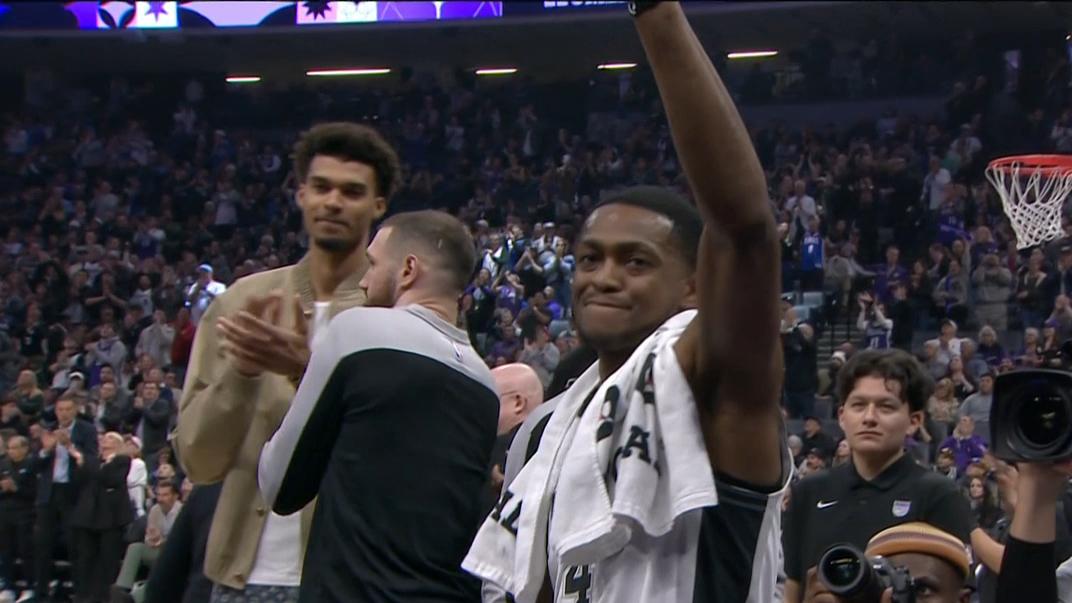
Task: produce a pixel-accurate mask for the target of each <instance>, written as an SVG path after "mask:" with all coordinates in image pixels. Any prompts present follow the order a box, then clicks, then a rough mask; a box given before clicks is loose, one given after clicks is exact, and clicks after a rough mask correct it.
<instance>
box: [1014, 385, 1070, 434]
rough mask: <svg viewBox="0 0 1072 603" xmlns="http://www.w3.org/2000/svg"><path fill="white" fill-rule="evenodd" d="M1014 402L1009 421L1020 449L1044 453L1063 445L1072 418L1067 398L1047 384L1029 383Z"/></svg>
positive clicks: (1059, 390)
mask: <svg viewBox="0 0 1072 603" xmlns="http://www.w3.org/2000/svg"><path fill="white" fill-rule="evenodd" d="M1014 399H1015V400H1016V401H1017V403H1016V407H1015V409H1014V410H1013V420H1014V424H1015V425H1016V431H1017V432H1018V435H1019V436H1020V437H1019V439H1020V440H1021V442H1022V443H1023V445H1024V446H1026V447H1027V448H1029V449H1031V450H1033V451H1036V452H1046V451H1050V450H1053V449H1055V448H1059V447H1062V446H1063V445H1064V444H1065V443H1066V442H1067V440H1068V438H1069V435H1070V433H1069V425H1070V420H1072V415H1070V413H1069V407H1070V401H1069V398H1068V396H1067V395H1066V394H1065V393H1064V392H1062V391H1061V389H1059V388H1058V387H1056V386H1055V385H1054V384H1053V383H1052V382H1050V381H1048V380H1045V379H1032V380H1031V381H1029V382H1027V383H1025V384H1024V385H1023V387H1022V388H1021V389H1020V391H1018V392H1017V394H1016V396H1015V397H1014Z"/></svg>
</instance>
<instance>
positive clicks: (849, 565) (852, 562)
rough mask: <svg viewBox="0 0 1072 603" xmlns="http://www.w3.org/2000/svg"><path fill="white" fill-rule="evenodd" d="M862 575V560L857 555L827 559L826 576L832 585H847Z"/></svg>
mask: <svg viewBox="0 0 1072 603" xmlns="http://www.w3.org/2000/svg"><path fill="white" fill-rule="evenodd" d="M859 575H860V560H859V559H857V558H856V557H854V556H853V557H844V558H838V559H827V565H826V577H827V578H828V579H829V580H830V584H831V586H840V587H846V586H849V585H851V584H852V583H853V582H855V581H856V578H857V577H858V576H859Z"/></svg>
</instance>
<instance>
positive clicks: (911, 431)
mask: <svg viewBox="0 0 1072 603" xmlns="http://www.w3.org/2000/svg"><path fill="white" fill-rule="evenodd" d="M908 420H909V421H911V423H910V424H909V426H908V435H915V434H916V431H918V430H919V428H920V426H921V425H923V411H922V410H917V411H915V412H911V411H909V413H908Z"/></svg>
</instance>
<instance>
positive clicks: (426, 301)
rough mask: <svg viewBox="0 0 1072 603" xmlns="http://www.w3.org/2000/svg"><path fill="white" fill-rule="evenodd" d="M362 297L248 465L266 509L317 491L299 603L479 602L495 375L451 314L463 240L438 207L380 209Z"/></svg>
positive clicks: (285, 507)
mask: <svg viewBox="0 0 1072 603" xmlns="http://www.w3.org/2000/svg"><path fill="white" fill-rule="evenodd" d="M368 260H369V269H368V272H366V273H365V277H364V279H363V280H362V282H361V286H362V288H363V289H364V290H365V292H366V294H367V295H368V300H367V302H366V306H377V307H375V308H370V307H365V308H354V309H351V310H348V311H346V312H344V313H342V314H340V315H339V316H337V317H336V318H335V319H333V320H332V321H331V325H330V328H329V329H328V334H327V335H326V336H325V338H324V339H323V340H322V341H321V342H319V343H318V344H317V345H316V346H315V347H314V350H313V355H312V359H311V360H310V362H309V368H308V370H307V371H306V372H305V376H304V377H303V378H302V382H301V385H300V387H299V388H298V392H297V394H296V395H295V398H294V402H293V404H291V406H290V410H289V411H288V412H287V415H286V417H285V418H284V419H283V424H282V425H281V426H280V427H279V430H278V431H277V432H276V433H275V435H273V436H272V439H271V440H270V441H269V442H268V443H267V444H266V445H265V447H264V451H263V452H262V454H261V457H260V468H259V472H258V475H257V478H258V481H259V483H260V487H261V491H262V492H263V494H264V498H265V500H267V501H268V502H269V503H270V504H271V505H272V508H273V510H274V511H276V512H277V513H281V514H289V513H294V512H296V511H298V510H300V509H302V508H303V507H305V506H306V505H308V504H309V503H310V502H311V501H312V500H313V498H314V497H316V496H318V495H319V497H320V498H319V500H318V502H317V505H316V515H315V517H314V518H313V526H312V531H311V534H310V537H309V546H308V548H307V549H306V556H305V566H304V567H305V571H304V573H303V575H302V581H301V595H300V599H299V600H300V601H302V602H303V603H313V602H335V601H346V602H352V603H360V602H369V603H373V602H375V603H387V602H396V601H397V602H399V603H402V602H417V601H458V602H462V601H473V600H475V599H476V598H478V597H479V592H480V583H479V581H477V580H476V579H475V578H474V577H472V576H470V575H468V574H466V573H465V572H464V571H462V569H461V561H462V558H463V557H464V556H465V552H466V550H467V549H468V547H469V543H470V541H471V539H472V535H473V533H474V531H475V530H476V528H477V526H478V525H479V523H480V519H481V517H482V515H483V511H484V509H482V508H481V495H482V492H483V491H484V488H485V485H486V484H487V480H488V473H487V471H488V467H489V464H490V461H491V452H492V447H493V445H494V444H495V438H496V428H497V426H498V421H497V419H498V413H499V396H498V394H497V393H496V392H495V382H494V380H493V378H492V375H491V372H490V371H489V370H488V368H487V366H486V365H485V364H484V362H483V360H482V359H481V358H480V355H479V354H477V353H476V352H475V351H474V350H473V349H472V347H470V345H469V337H468V335H467V334H466V333H465V331H463V330H461V329H459V328H457V327H456V326H455V324H456V322H457V314H458V301H457V300H458V297H459V296H461V294H462V292H463V291H464V290H465V287H466V285H467V284H468V283H469V279H470V277H471V275H472V271H473V266H475V264H476V252H475V247H474V244H473V240H472V237H471V236H470V235H469V233H468V231H467V230H466V228H465V226H464V225H463V224H462V223H461V222H460V221H458V220H457V219H456V218H454V217H453V216H450V215H449V214H446V213H443V212H437V211H418V212H411V213H402V214H398V215H396V216H394V217H392V218H390V219H388V220H387V221H386V222H384V224H383V225H382V227H381V228H380V231H379V233H378V234H377V235H376V238H375V239H374V240H373V241H372V244H371V245H369V248H368Z"/></svg>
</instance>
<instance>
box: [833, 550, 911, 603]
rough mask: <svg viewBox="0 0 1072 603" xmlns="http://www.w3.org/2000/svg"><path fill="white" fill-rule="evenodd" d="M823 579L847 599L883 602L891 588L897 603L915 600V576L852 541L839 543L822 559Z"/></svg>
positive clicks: (848, 601)
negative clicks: (865, 552)
mask: <svg viewBox="0 0 1072 603" xmlns="http://www.w3.org/2000/svg"><path fill="white" fill-rule="evenodd" d="M818 572H819V581H820V582H822V583H823V586H825V587H826V589H827V590H829V591H830V593H831V594H833V595H835V596H837V597H839V598H841V599H842V600H844V601H846V603H879V602H880V601H881V600H882V593H883V592H885V591H886V589H887V588H892V589H893V599H892V602H893V603H915V601H916V591H915V588H914V586H915V585H914V584H913V582H912V576H911V574H909V573H908V570H907V569H905V568H903V567H895V566H894V565H893V564H892V563H890V562H889V560H887V559H886V558H884V557H868V556H867V555H864V554H863V552H862V551H860V549H858V548H856V547H854V546H852V545H851V544H835V545H834V546H832V547H830V548H828V549H827V550H826V552H825V553H823V556H822V557H821V558H820V559H819V568H818Z"/></svg>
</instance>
